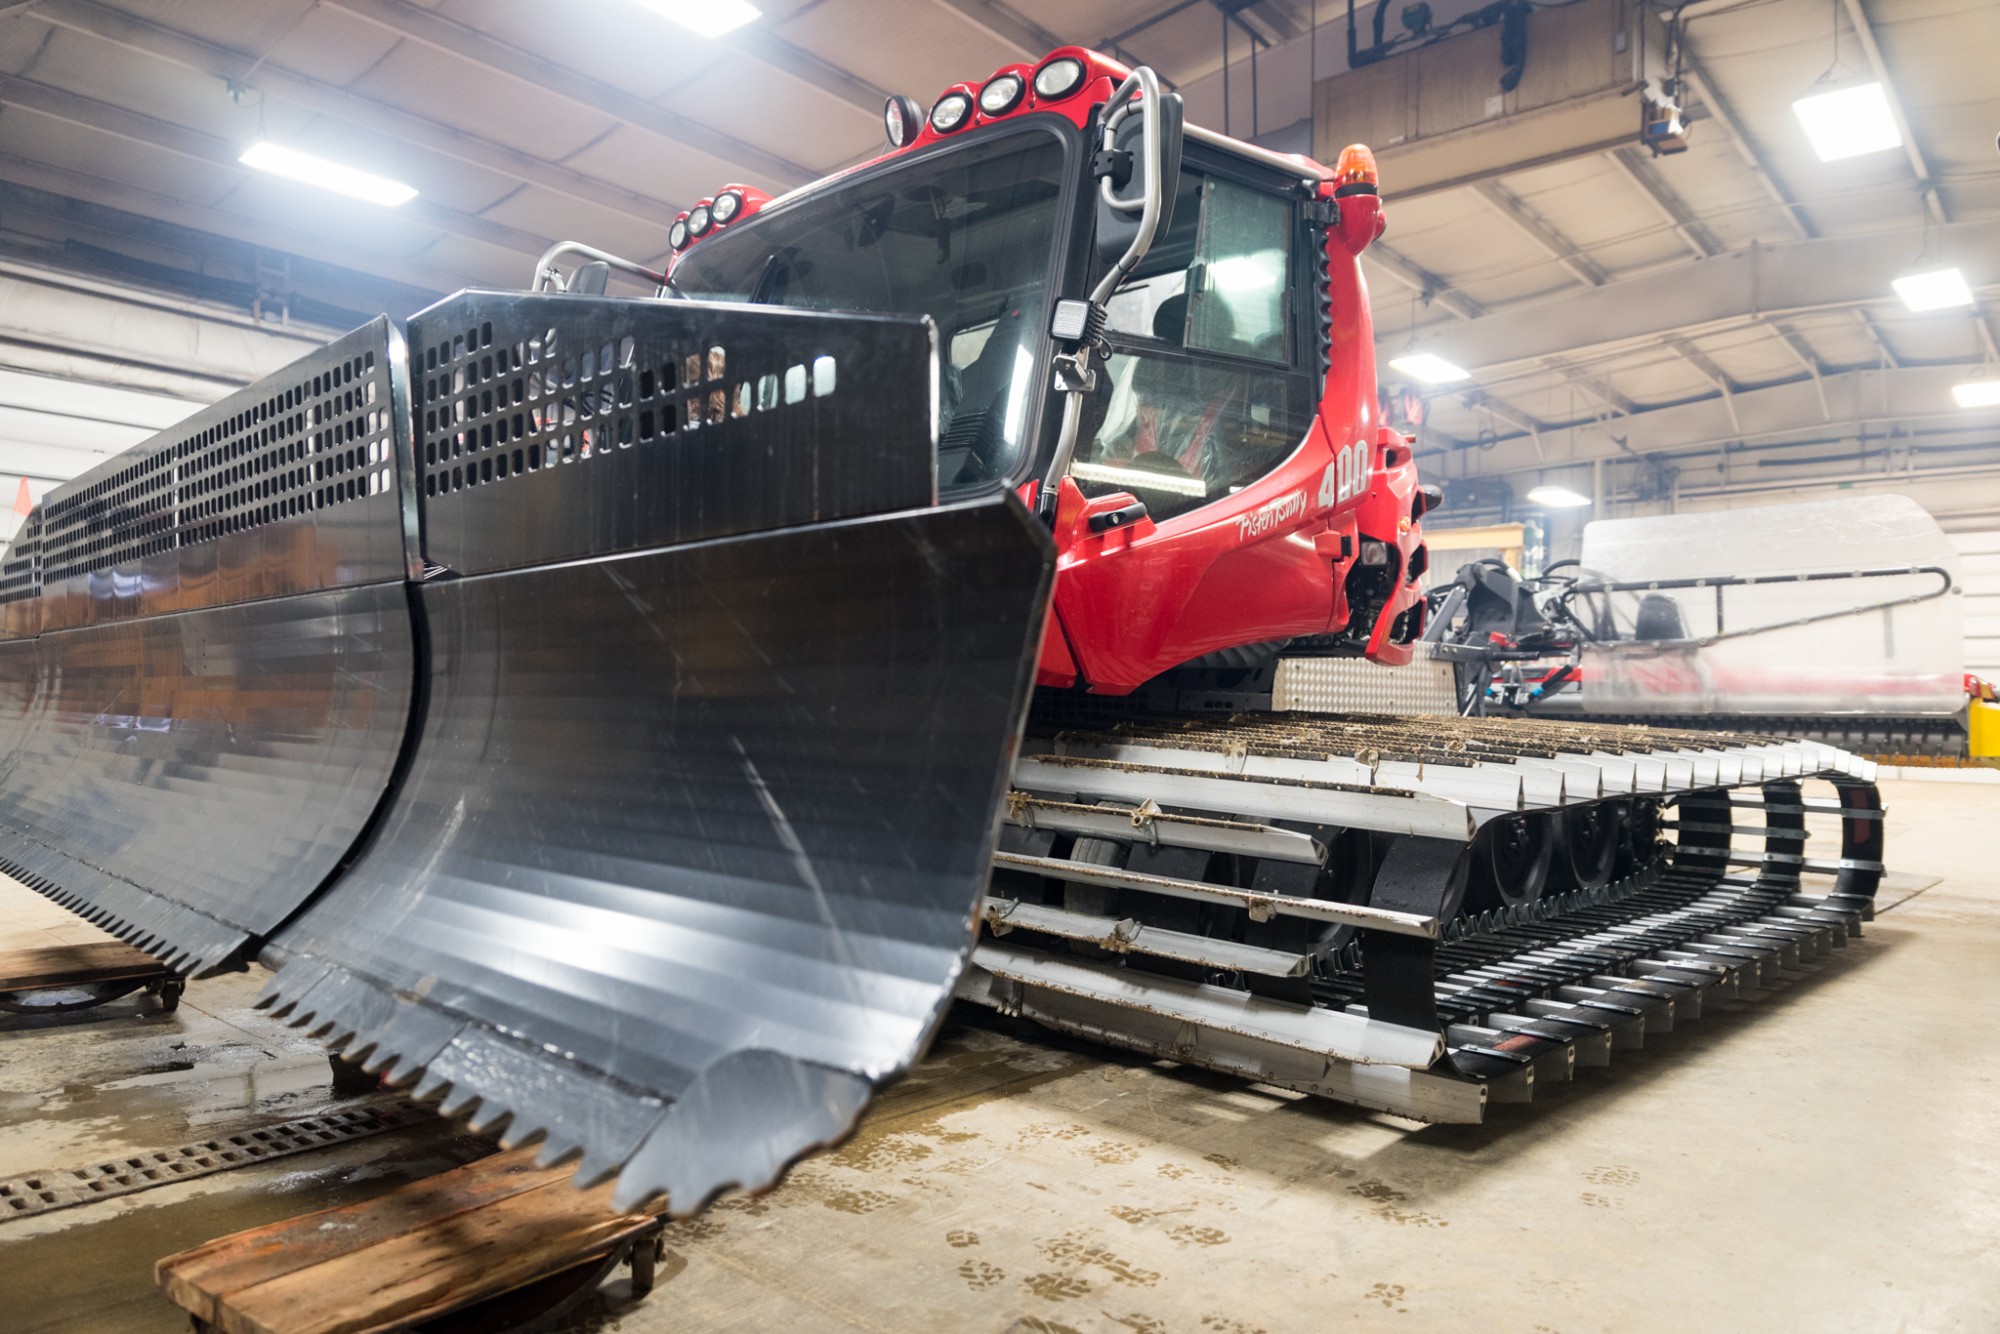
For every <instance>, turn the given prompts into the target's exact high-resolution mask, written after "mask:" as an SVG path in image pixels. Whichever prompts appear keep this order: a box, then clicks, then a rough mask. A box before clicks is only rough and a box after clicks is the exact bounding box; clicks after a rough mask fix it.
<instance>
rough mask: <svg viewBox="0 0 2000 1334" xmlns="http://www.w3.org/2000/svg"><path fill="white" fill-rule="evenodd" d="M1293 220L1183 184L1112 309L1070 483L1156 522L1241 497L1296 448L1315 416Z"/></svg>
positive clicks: (1222, 191)
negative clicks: (1300, 323) (1099, 379)
mask: <svg viewBox="0 0 2000 1334" xmlns="http://www.w3.org/2000/svg"><path fill="white" fill-rule="evenodd" d="M1292 236H1293V232H1292V209H1291V206H1290V205H1289V204H1288V203H1287V202H1286V201H1285V200H1284V199H1282V198H1280V197H1278V196H1276V195H1272V194H1267V193H1265V192H1263V191H1260V190H1257V189H1254V188H1252V187H1250V186H1247V185H1241V184H1238V183H1237V182H1234V181H1230V180H1226V179H1223V178H1220V177H1215V176H1203V175H1200V174H1198V173H1196V172H1193V171H1189V172H1185V173H1183V176H1182V179H1181V184H1180V194H1179V195H1178V196H1177V198H1176V202H1175V207H1174V218H1173V224H1172V227H1171V228H1170V230H1169V232H1168V234H1167V235H1166V236H1165V237H1163V238H1161V239H1160V241H1159V242H1157V243H1156V244H1155V246H1154V248H1153V250H1152V252H1151V253H1150V254H1149V255H1148V256H1147V259H1146V263H1144V264H1143V265H1141V266H1140V268H1139V269H1138V271H1136V272H1135V273H1134V274H1133V276H1132V277H1131V278H1130V279H1128V280H1127V281H1126V283H1125V284H1124V286H1123V287H1121V288H1120V289H1119V290H1118V292H1117V293H1115V294H1114V295H1113V296H1112V298H1111V301H1110V303H1109V308H1110V317H1111V318H1110V333H1109V335H1108V338H1109V341H1110V343H1111V348H1112V355H1111V356H1110V358H1109V360H1108V361H1107V362H1106V365H1105V367H1104V374H1105V379H1106V380H1107V381H1108V385H1109V392H1108V393H1106V394H1104V396H1103V397H1102V398H1101V399H1100V400H1099V401H1098V402H1097V404H1095V405H1094V406H1095V409H1096V410H1095V411H1093V412H1092V414H1091V417H1093V418H1095V421H1094V422H1093V421H1092V420H1090V419H1089V418H1087V419H1086V421H1085V428H1086V436H1085V438H1084V439H1083V440H1082V441H1080V442H1079V445H1078V449H1077V455H1076V460H1075V462H1074V463H1073V464H1072V465H1071V469H1070V475H1071V477H1072V478H1073V479H1074V480H1075V481H1076V483H1077V485H1078V486H1079V487H1080V488H1081V489H1082V490H1083V492H1084V494H1085V495H1107V494H1110V493H1112V492H1116V491H1130V492H1131V493H1133V494H1134V495H1136V496H1137V497H1139V499H1141V500H1143V501H1145V502H1146V508H1147V511H1148V512H1149V513H1150V514H1151V515H1152V516H1153V517H1154V518H1155V519H1156V520H1158V519H1165V518H1170V517H1172V516H1173V515H1176V514H1182V513H1186V512H1188V511H1190V510H1193V509H1196V508H1199V507H1200V506H1202V505H1205V504H1208V503H1209V502H1211V501H1214V500H1218V499H1221V498H1223V497H1225V496H1227V495H1229V494H1230V493H1232V492H1234V491H1237V490H1240V489H1242V488H1243V487H1244V486H1247V485H1249V484H1250V483H1252V482H1254V481H1256V480H1257V479H1258V478H1260V477H1262V476H1264V475H1265V474H1266V473H1268V472H1270V471H1271V470H1272V469H1273V468H1275V467H1277V466H1278V465H1279V464H1280V463H1282V462H1284V460H1285V459H1287V458H1289V457H1290V456H1291V454H1292V452H1293V451H1294V450H1295V449H1296V448H1297V447H1298V445H1299V442H1300V441H1301V440H1302V439H1303V438H1304V436H1305V431H1306V427H1307V425H1308V423H1309V422H1310V420H1311V414H1312V398H1311V392H1310V385H1309V382H1308V380H1307V377H1306V376H1304V375H1303V374H1301V373H1300V372H1299V371H1298V369H1297V367H1296V366H1295V365H1294V358H1293V355H1292V343H1293V341H1294V340H1293V338H1292V329H1291V319H1290V316H1291V311H1292V301H1291V283H1290V275H1291V272H1292V263H1293V256H1292Z"/></svg>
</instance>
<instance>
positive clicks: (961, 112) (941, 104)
mask: <svg viewBox="0 0 2000 1334" xmlns="http://www.w3.org/2000/svg"><path fill="white" fill-rule="evenodd" d="M971 119H972V99H971V98H969V97H967V96H966V95H965V94H964V93H946V94H945V95H944V96H943V97H940V98H939V99H938V100H937V105H936V106H934V107H932V108H931V128H932V129H933V130H936V131H937V132H938V133H939V134H950V133H951V132H952V131H953V130H956V129H958V128H959V127H961V126H962V125H964V124H965V123H966V122H967V121H969V120H971Z"/></svg>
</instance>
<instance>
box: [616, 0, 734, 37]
mask: <svg viewBox="0 0 2000 1334" xmlns="http://www.w3.org/2000/svg"><path fill="white" fill-rule="evenodd" d="M639 3H640V5H642V6H644V7H645V8H647V9H650V10H652V11H653V12H654V13H655V14H658V15H660V16H661V17H663V18H668V19H672V20H673V21H674V22H675V23H678V24H680V25H681V26H682V27H683V28H686V29H687V30H688V31H690V32H696V33H700V34H701V35H702V36H703V37H720V36H722V35H723V34H725V33H731V32H735V31H736V30H737V29H738V28H740V27H742V26H743V25H744V24H746V23H755V22H756V21H757V20H758V19H760V18H762V17H764V11H763V10H761V9H759V8H757V6H755V5H752V4H745V3H744V0H639Z"/></svg>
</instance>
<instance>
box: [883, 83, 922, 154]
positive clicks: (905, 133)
mask: <svg viewBox="0 0 2000 1334" xmlns="http://www.w3.org/2000/svg"><path fill="white" fill-rule="evenodd" d="M923 128H924V112H923V108H922V107H919V106H918V105H917V99H916V98H914V97H905V96H903V95H902V94H901V93H898V94H896V95H895V96H894V97H891V98H890V99H889V100H888V101H887V102H885V103H883V104H882V129H883V131H884V133H886V134H887V135H888V136H889V147H891V148H908V147H909V146H910V145H911V144H913V143H915V142H916V141H917V136H918V135H919V134H921V133H922V132H923Z"/></svg>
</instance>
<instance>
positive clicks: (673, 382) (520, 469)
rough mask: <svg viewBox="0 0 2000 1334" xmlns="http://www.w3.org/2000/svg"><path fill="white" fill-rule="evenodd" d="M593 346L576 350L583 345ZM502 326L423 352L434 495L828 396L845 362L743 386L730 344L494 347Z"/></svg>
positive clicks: (753, 379)
mask: <svg viewBox="0 0 2000 1334" xmlns="http://www.w3.org/2000/svg"><path fill="white" fill-rule="evenodd" d="M572 338H573V339H574V341H576V342H579V343H582V344H583V345H582V346H580V347H572V346H570V343H571V341H572ZM493 339H494V335H493V323H492V321H490V320H487V321H482V322H481V323H480V324H479V326H478V327H477V328H473V329H467V330H465V331H464V332H462V333H454V334H453V335H452V338H451V341H450V342H448V343H447V342H444V341H442V340H438V341H436V342H433V343H431V344H430V345H428V346H426V347H425V348H424V349H423V359H424V364H423V376H424V381H423V387H422V408H423V417H424V421H423V436H422V438H423V442H424V447H423V448H424V460H423V461H424V495H425V496H427V497H428V496H438V495H450V494H452V493H453V492H457V491H463V490H465V489H466V488H467V487H470V486H481V485H484V484H487V483H490V482H504V481H506V480H507V479H508V478H510V477H520V476H522V475H524V474H526V473H531V472H536V471H538V470H540V469H541V468H543V467H554V466H557V465H560V464H564V463H576V462H579V461H582V460H587V459H590V458H594V457H602V456H604V455H606V454H609V453H610V452H612V451H613V450H617V449H630V448H632V447H634V446H635V445H638V446H645V445H653V444H664V443H666V442H667V441H669V440H670V438H671V437H673V436H675V435H676V434H679V433H682V432H689V431H697V430H700V429H702V428H703V427H705V426H710V427H712V426H720V425H722V424H723V423H725V422H729V421H734V420H740V419H742V418H744V417H748V416H750V415H752V414H753V413H759V412H771V411H774V410H777V409H779V408H784V407H794V406H797V405H798V404H801V403H804V402H805V401H806V400H807V399H808V398H825V397H826V396H827V395H829V394H831V393H833V392H834V389H835V387H836V385H837V384H838V376H839V367H838V364H837V362H836V360H835V358H834V357H832V356H829V355H820V356H816V357H813V358H812V359H811V360H810V362H807V361H803V360H802V361H799V362H796V363H794V364H793V365H791V366H789V367H786V368H785V369H784V370H783V371H782V372H780V371H775V370H766V371H764V372H763V373H762V374H757V375H753V376H748V377H745V378H732V377H731V375H730V369H729V351H728V349H727V348H725V347H723V346H721V345H719V344H718V345H712V346H709V347H706V348H696V349H695V350H693V351H687V352H678V351H675V350H673V349H660V348H647V349H643V350H642V349H641V348H640V347H639V344H638V340H637V339H635V338H634V337H633V336H632V335H631V334H624V335H622V336H620V337H619V338H617V340H616V341H615V342H614V341H605V342H602V343H598V344H595V345H592V344H591V343H590V342H589V341H588V336H587V334H586V335H583V336H575V335H571V336H569V337H566V336H565V335H564V334H563V333H562V332H561V331H560V330H559V329H557V328H556V327H553V326H552V327H550V328H549V329H547V330H546V331H545V332H543V333H540V334H537V335H536V336H534V337H532V338H527V339H523V340H521V341H518V342H514V343H511V344H509V343H506V342H505V341H504V335H503V342H502V343H501V345H500V346H499V347H495V346H494V341H493Z"/></svg>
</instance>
